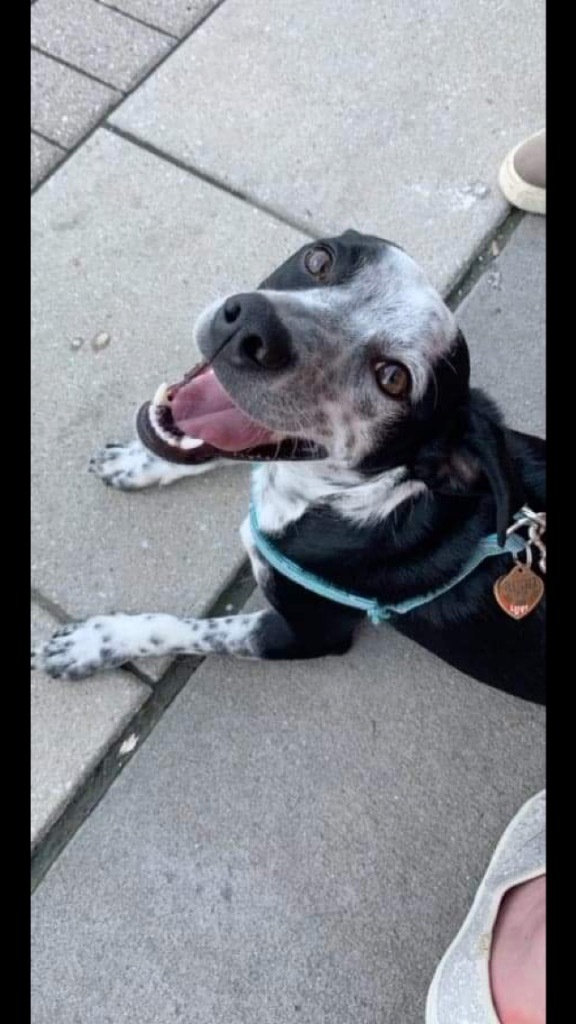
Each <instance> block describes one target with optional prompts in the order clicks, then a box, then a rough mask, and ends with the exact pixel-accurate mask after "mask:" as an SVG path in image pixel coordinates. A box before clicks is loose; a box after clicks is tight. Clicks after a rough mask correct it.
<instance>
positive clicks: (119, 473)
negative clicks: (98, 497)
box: [88, 440, 219, 491]
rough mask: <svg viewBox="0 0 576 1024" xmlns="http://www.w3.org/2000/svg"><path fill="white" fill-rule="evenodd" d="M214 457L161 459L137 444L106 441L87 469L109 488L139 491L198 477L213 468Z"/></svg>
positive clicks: (137, 442)
mask: <svg viewBox="0 0 576 1024" xmlns="http://www.w3.org/2000/svg"><path fill="white" fill-rule="evenodd" d="M218 464H219V460H218V459H212V460H211V461H210V462H202V463H200V464H199V465H198V466H186V465H180V464H178V463H175V462H165V461H164V459H160V458H158V456H157V455H154V454H153V453H152V452H150V451H148V449H147V448H145V447H144V445H143V444H142V443H141V441H138V440H135V441H130V442H129V444H107V445H106V447H105V448H100V449H98V451H97V452H95V453H94V455H93V456H92V458H91V459H90V464H89V466H88V469H89V471H90V472H91V473H94V475H95V476H97V477H100V479H101V480H103V481H104V483H105V484H107V485H108V486H109V487H116V488H117V489H118V490H119V491H140V490H142V489H143V488H145V487H165V486H166V484H172V483H174V482H175V481H176V480H181V479H182V478H183V477H187V476H199V475H200V473H207V472H208V471H209V470H210V469H215V467H216V466H217V465H218Z"/></svg>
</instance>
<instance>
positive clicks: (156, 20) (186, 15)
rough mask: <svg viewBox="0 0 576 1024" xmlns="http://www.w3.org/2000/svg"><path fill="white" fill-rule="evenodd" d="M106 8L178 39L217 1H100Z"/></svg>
mask: <svg viewBox="0 0 576 1024" xmlns="http://www.w3.org/2000/svg"><path fill="white" fill-rule="evenodd" d="M101 2H102V3H104V4H105V5H106V7H113V8H115V10H117V11H124V13H125V14H131V15H132V17H133V18H141V19H142V21H146V22H148V24H149V25H154V26H156V27H157V28H162V29H164V31H165V32H170V33H171V34H172V35H174V36H177V37H180V36H183V35H184V33H185V32H188V31H189V30H190V29H191V28H192V27H193V26H194V25H196V23H197V22H198V21H200V20H201V19H202V18H204V17H205V16H206V15H207V14H208V13H209V11H211V10H212V9H213V8H214V7H215V6H216V4H217V3H218V0H101Z"/></svg>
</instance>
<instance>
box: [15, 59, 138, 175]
mask: <svg viewBox="0 0 576 1024" xmlns="http://www.w3.org/2000/svg"><path fill="white" fill-rule="evenodd" d="M30 49H31V50H32V51H33V52H34V53H40V54H42V56H43V57H47V58H48V60H52V61H54V63H55V64H63V65H64V67H65V68H70V70H71V71H77V72H78V74H79V75H84V78H89V79H90V80H91V81H92V82H96V84H97V85H104V86H106V88H107V89H113V90H114V92H117V93H119V99H120V100H123V99H125V98H126V96H127V95H129V94H128V93H125V92H122V90H120V89H119V88H118V86H117V85H113V84H112V82H106V81H105V79H103V78H99V77H98V75H94V74H92V72H91V71H86V69H85V68H81V67H80V65H79V64H74V63H73V62H72V61H71V60H67V58H66V57H55V56H54V54H53V53H49V51H48V50H44V49H43V48H42V47H41V46H38V45H37V43H32V45H31V46H30ZM107 113H108V111H107ZM85 138H86V136H85V135H84V136H82V141H84V140H85ZM52 141H53V140H52V139H50V142H52ZM45 180H46V179H44V181H45Z"/></svg>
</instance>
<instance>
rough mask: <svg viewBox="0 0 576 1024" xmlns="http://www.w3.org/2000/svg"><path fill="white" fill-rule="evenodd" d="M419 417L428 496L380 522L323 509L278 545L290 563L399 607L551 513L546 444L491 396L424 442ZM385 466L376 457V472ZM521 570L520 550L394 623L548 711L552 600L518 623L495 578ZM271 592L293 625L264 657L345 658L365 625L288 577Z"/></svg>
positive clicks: (450, 417)
mask: <svg viewBox="0 0 576 1024" xmlns="http://www.w3.org/2000/svg"><path fill="white" fill-rule="evenodd" d="M461 341H462V342H463V339H461ZM415 419H416V422H415V437H416V438H418V440H417V441H415V440H413V444H412V453H411V454H412V459H411V463H410V465H409V469H408V475H409V476H411V477H414V478H416V479H421V480H423V481H425V482H426V484H427V485H428V488H429V491H428V492H427V493H426V494H423V495H422V496H420V497H417V498H415V499H409V500H407V501H405V502H404V503H402V504H401V505H399V506H398V508H397V509H396V510H395V511H394V512H393V513H392V514H391V516H389V517H386V518H385V519H383V520H382V521H381V522H379V523H377V524H374V525H365V526H362V525H352V524H351V523H350V521H349V520H345V519H344V518H343V517H341V516H339V515H338V514H337V513H336V512H335V510H334V508H333V507H331V506H326V507H322V506H320V507H315V508H314V509H313V510H311V511H309V512H308V513H307V514H305V515H304V516H303V517H302V518H301V519H299V520H298V521H297V522H296V523H295V524H293V525H291V526H289V527H288V528H287V529H286V530H285V532H284V534H283V535H282V536H281V537H280V538H279V539H275V542H276V544H277V546H278V547H279V549H280V550H281V551H282V552H283V553H284V554H285V555H286V556H287V557H289V558H291V559H293V560H295V561H296V562H298V563H299V564H300V565H302V566H304V567H305V568H306V569H308V570H310V571H312V572H314V573H316V574H317V575H318V576H320V577H322V578H324V579H327V580H330V581H331V582H332V583H334V584H335V585H337V586H338V587H340V588H342V589H344V590H347V591H353V592H355V593H358V594H362V595H364V596H367V597H376V598H377V599H378V600H379V601H380V602H381V603H383V604H392V603H396V602H398V601H402V600H404V599H406V598H409V597H413V596H416V595H419V594H422V593H426V592H427V591H430V590H433V589H435V588H437V587H439V586H441V585H442V584H443V583H445V582H446V581H447V580H449V579H450V578H453V577H455V576H456V575H457V574H458V571H459V568H460V566H461V565H462V564H463V562H464V561H466V560H467V558H468V557H469V555H470V552H471V551H472V550H473V549H474V547H475V545H476V544H477V543H478V542H479V541H480V540H481V539H482V538H483V537H485V536H486V535H487V534H489V533H492V532H494V531H496V530H497V531H498V532H499V534H500V536H501V539H503V533H504V531H505V528H506V526H507V525H508V524H509V522H510V519H511V516H512V514H513V512H515V511H516V510H517V509H518V508H519V507H520V505H522V504H528V505H530V506H531V507H532V508H533V509H534V510H536V511H541V510H543V509H544V508H545V479H546V478H545V466H546V459H545V442H544V441H542V440H541V439H539V438H536V437H531V436H529V435H526V434H521V433H518V432H517V431H512V430H508V429H506V428H505V427H504V426H503V424H502V419H501V416H500V413H499V412H498V410H497V408H496V406H495V405H494V403H493V402H491V401H490V400H489V399H487V398H486V396H484V395H483V394H482V393H481V392H478V391H471V392H470V393H469V394H468V395H466V396H465V397H463V398H462V401H461V402H460V404H458V405H457V406H456V407H454V406H453V405H450V404H448V405H447V410H446V414H445V417H444V420H442V419H441V418H439V417H437V418H436V425H435V431H434V432H433V434H432V436H429V437H428V438H427V439H426V440H420V439H419V433H420V425H419V423H418V422H417V417H416V418H415ZM408 433H409V423H407V422H405V423H404V425H403V429H402V431H401V441H399V444H398V449H397V452H396V459H394V456H393V455H392V454H391V451H390V441H389V439H388V440H387V443H386V446H385V448H386V455H385V459H384V456H383V459H382V461H383V462H384V464H385V466H386V467H388V466H390V465H391V464H393V463H394V462H396V464H397V465H401V464H403V463H404V459H405V456H406V452H407V450H408V449H409V448H410V439H409V438H408V437H407V434H408ZM382 468H384V467H383V466H382V465H378V458H377V454H374V455H373V456H372V459H371V465H370V466H369V467H368V468H367V475H368V474H369V473H373V472H375V471H376V470H377V469H382ZM512 564H513V563H512V559H511V556H510V555H509V554H504V555H502V556H501V557H493V558H490V559H487V560H486V561H484V562H483V563H482V564H481V565H480V566H478V568H477V569H475V570H474V571H473V573H471V574H470V576H468V577H467V578H466V579H465V580H463V581H462V582H461V583H460V584H458V585H457V586H455V587H454V588H453V589H452V590H450V591H449V592H448V593H446V594H444V595H443V596H442V597H439V598H437V599H435V600H434V601H432V602H431V603H429V604H426V605H422V606H421V607H420V608H418V609H417V610H415V611H413V612H410V613H408V614H405V615H396V616H394V617H393V619H392V620H391V621H392V625H393V626H394V627H395V628H396V629H398V630H399V631H400V632H401V633H404V634H405V635H406V636H409V637H411V638H412V639H414V640H416V641H418V642H419V643H420V644H422V645H423V646H424V647H426V648H427V649H428V650H430V651H432V652H433V653H434V654H437V655H439V656H440V657H442V658H444V660H446V661H447V662H449V663H450V664H451V665H454V666H455V667H456V668H459V669H460V670H461V671H463V672H466V673H467V674H468V675H471V676H473V677H475V678H476V679H479V680H481V681H482V682H484V683H488V684H489V685H491V686H494V687H497V688H498V689H502V690H506V691H507V692H509V693H513V694H515V695H517V696H519V697H523V698H525V699H527V700H531V701H535V702H538V703H545V682H544V679H545V639H544V638H545V615H546V611H545V599H543V601H542V602H541V603H540V605H539V606H538V608H537V609H535V610H534V611H533V612H532V613H531V614H530V615H529V616H527V617H526V619H523V620H521V621H519V622H517V621H514V620H512V619H511V618H509V617H508V616H507V615H506V614H505V613H504V612H503V611H502V610H501V608H500V607H499V606H498V605H497V603H496V600H495V598H494V595H493V585H494V583H495V581H496V580H497V579H498V577H499V576H501V575H503V574H504V573H506V572H507V571H509V570H510V569H511V568H512ZM266 596H267V598H268V600H269V601H270V603H271V604H272V605H273V606H274V607H275V608H276V609H277V611H278V612H279V613H281V615H282V618H283V619H284V625H283V627H282V628H281V627H280V625H279V623H278V622H277V620H276V619H274V618H271V619H270V620H269V622H267V623H266V626H265V627H263V628H262V631H261V634H260V638H259V653H260V654H261V656H263V657H272V658H276V657H313V656H317V655H320V654H327V653H342V651H344V650H346V649H347V648H348V647H349V645H350V643H351V642H352V639H353V635H354V631H355V628H356V627H357V625H358V624H359V622H360V621H361V620H362V618H363V613H362V612H357V611H355V610H353V609H347V608H344V607H343V606H339V605H336V604H334V603H333V602H330V601H328V600H326V599H323V598H320V597H317V596H315V595H313V594H311V593H310V592H308V591H306V590H304V589H303V588H302V587H299V586H297V585H296V584H294V583H291V582H290V581H289V580H287V579H286V578H285V577H283V576H280V575H279V574H278V573H277V572H274V573H273V574H272V578H271V583H270V585H269V587H267V588H266ZM286 627H289V628H286Z"/></svg>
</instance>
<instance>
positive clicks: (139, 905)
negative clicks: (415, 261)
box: [32, 218, 545, 1024]
mask: <svg viewBox="0 0 576 1024" xmlns="http://www.w3.org/2000/svg"><path fill="white" fill-rule="evenodd" d="M543 242H544V237H543V221H542V220H538V219H536V218H528V219H526V220H525V221H523V223H522V225H521V228H520V229H519V230H518V231H517V232H516V234H515V235H514V236H513V238H512V240H511V241H510V242H509V244H508V247H507V248H506V250H505V251H504V254H503V256H502V257H501V258H500V259H499V260H498V261H496V262H495V264H491V265H490V268H489V270H488V274H491V273H493V272H494V271H496V270H499V271H500V272H501V273H502V288H501V290H500V293H499V299H498V301H499V302H500V304H501V309H502V312H501V313H500V314H498V315H497V316H498V317H500V318H501V319H502V322H503V323H505V324H506V325H507V333H506V337H507V344H508V346H509V347H510V349H511V355H512V357H513V356H514V355H515V356H516V358H517V360H518V365H519V366H520V367H521V374H522V377H521V381H520V383H522V384H525V383H526V382H527V381H528V380H529V378H530V376H531V374H532V375H534V371H535V369H536V368H537V367H538V366H539V361H540V357H541V350H542V347H543V340H544V331H543V329H544V306H543V304H542V303H540V301H539V300H537V299H536V300H535V299H534V296H535V295H538V291H539V288H540V286H541V282H542V277H543V274H542V259H543V253H542V248H543ZM487 284H488V289H487ZM493 290H494V289H493V287H492V285H490V284H489V282H488V279H487V277H484V278H482V279H481V280H480V282H479V283H477V284H476V286H475V288H474V289H473V291H472V292H471V293H470V296H469V297H468V299H467V300H466V302H465V305H464V308H463V310H462V314H463V315H462V322H463V323H464V327H465V330H466V331H467V332H468V337H469V341H470V344H471V348H472V352H473V360H474V361H475V362H477V363H480V362H481V356H484V357H485V359H486V362H487V364H488V366H489V371H488V375H489V376H490V378H491V380H492V374H493V373H494V378H493V383H494V388H493V393H494V395H495V397H497V398H499V399H500V400H501V401H506V400H507V396H508V398H509V410H508V411H509V415H510V420H511V422H512V423H513V425H515V426H521V427H523V428H524V429H529V430H537V429H538V423H539V422H540V411H539V410H540V405H541V401H542V397H543V380H542V379H541V378H540V379H539V384H540V387H541V390H540V391H539V392H533V393H532V397H533V402H534V408H533V409H526V408H525V407H524V405H523V403H522V402H521V401H519V400H518V392H517V390H516V389H514V390H512V391H509V390H508V385H507V384H506V382H505V381H504V379H503V378H504V376H505V375H506V374H507V373H508V363H507V362H506V359H505V352H504V351H503V350H502V348H501V347H500V336H499V335H498V332H494V331H493V328H492V318H491V316H490V315H489V310H490V309H492V308H493V301H494V297H493V294H492V291H493ZM523 319H524V323H523ZM498 322H500V321H498ZM522 325H523V327H524V330H523V329H522ZM492 350H493V351H492ZM520 357H521V358H520ZM499 359H502V360H503V362H499ZM498 365H499V366H500V376H499V377H497V375H496V370H497V367H498ZM479 372H480V367H478V368H477V369H476V370H475V374H478V373H479ZM482 373H483V371H482V372H480V375H482ZM261 605H262V602H261V599H259V598H256V599H253V600H252V601H251V602H250V603H249V607H250V608H257V607H261ZM511 765H513V766H514V769H513V770H511V769H510V766H511ZM544 786H545V712H544V709H542V708H539V707H537V706H535V705H532V704H529V703H527V702H523V701H520V700H518V699H516V698H514V697H511V696H509V695H507V694H502V693H499V692H498V691H495V690H492V689H491V688H489V687H487V686H484V685H482V684H480V683H477V682H475V681H473V680H471V679H469V678H468V677H467V676H464V675H463V674H461V673H459V672H457V671H456V670H454V669H452V668H451V667H450V666H448V665H446V664H445V663H444V662H442V661H440V660H439V659H437V658H435V657H434V656H432V655H431V654H429V653H428V652H426V651H424V650H423V649H421V648H419V647H418V646H417V645H416V644H414V643H412V642H411V641H409V640H408V639H407V638H405V637H402V636H400V635H398V634H396V633H394V631H393V629H391V628H390V627H388V626H387V625H383V626H381V627H379V628H374V627H371V626H369V625H366V627H365V628H364V630H363V633H362V635H361V637H360V640H359V642H358V643H357V645H356V646H355V647H354V649H353V650H352V652H350V654H348V655H347V656H345V657H344V658H340V659H338V658H327V659H323V660H320V661H313V662H302V663H296V662H295V663H275V664H268V665H265V664H258V663H256V662H244V663H242V662H234V661H232V660H226V659H218V658H212V659H208V660H207V661H206V662H205V663H204V664H203V665H202V666H201V667H200V668H199V669H198V670H197V671H196V672H195V673H194V675H193V676H192V678H191V680H190V682H189V684H188V685H187V687H186V688H185V690H184V691H183V692H182V693H181V694H180V695H179V697H178V698H177V699H176V700H175V701H174V703H173V705H172V706H171V707H170V709H169V710H168V711H167V712H166V714H165V715H164V717H163V719H162V721H161V722H160V723H159V724H158V726H157V727H156V729H155V730H154V732H153V733H152V734H151V735H150V736H149V738H148V739H147V741H146V743H145V744H144V745H143V747H142V748H141V750H140V751H138V752H137V753H136V755H135V756H134V758H133V760H132V761H131V763H130V764H129V765H128V766H127V767H126V769H125V770H124V772H123V773H122V775H121V776H120V777H119V778H118V779H117V780H116V782H115V783H114V784H113V786H112V787H111V789H110V791H109V793H108V794H107V796H106V798H105V799H104V800H103V801H102V802H101V803H100V805H99V806H98V807H97V808H96V810H95V811H94V812H93V814H92V816H91V817H90V819H89V820H88V821H87V822H86V823H85V824H84V825H83V826H82V828H81V829H80V830H79V832H78V833H77V835H76V836H75V837H74V839H73V840H72V841H71V842H70V844H69V845H68V847H67V849H66V850H65V851H64V853H63V854H62V855H61V857H60V858H59V860H58V861H57V863H56V864H55V865H54V866H53V867H52V869H51V871H50V872H49V874H48V875H47V876H46V878H45V879H44V881H43V883H42V884H41V886H40V887H39V889H38V890H37V892H36V893H35V896H34V898H33V908H32V936H33V939H32V1006H33V1010H32V1019H33V1020H34V1024H52V1021H53V1020H58V1021H59V1022H61V1024H76V1022H77V1021H78V1020H81V1021H82V1024H104V1022H107V1021H110V1020H114V1021H115V1022H119V1024H122V1022H124V1021H126V1022H129V1021H133V1020H134V1019H138V1021H139V1024H157V1022H158V1021H161V1022H162V1024H172V1022H178V1024H179V1022H180V1021H182V1020H185V1021H186V1022H187V1024H286V1022H287V1021H294V1022H299V1024H381V1022H382V1021H386V1022H388V1021H390V1022H396V1021H402V1022H403V1024H421V1022H422V1020H423V1015H424V1002H425V998H426V992H427V989H428V986H429V983H430V980H431V977H432V975H433V972H434V969H435V966H436V964H437V962H438V960H439V959H440V957H441V955H442V954H443V952H444V950H445V948H446V947H447V945H448V944H449V942H450V941H451V939H452V937H453V936H454V934H455V933H456V931H457V929H458V928H459V926H460V924H461V922H462V920H463V918H464V916H465V914H466V912H467V910H468V908H469V905H470V902H471V900H472V899H473V896H474V894H475V891H476V889H477V886H478V884H479V882H480V879H481V878H482V875H483V873H484V870H485V868H486V865H487V863H488V861H489V859H490V857H491V854H492V852H493V848H494V846H495V844H496V842H497V841H498V839H499V837H500V835H501V833H502V831H503V829H504V828H505V826H506V825H507V823H508V822H509V820H510V818H511V817H512V815H513V814H514V813H515V812H516V810H517V809H518V808H519V807H520V806H521V804H522V803H523V802H524V801H525V800H526V799H528V798H529V797H530V796H531V795H533V794H534V793H535V792H537V791H538V790H540V789H541V788H543V787H544Z"/></svg>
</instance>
